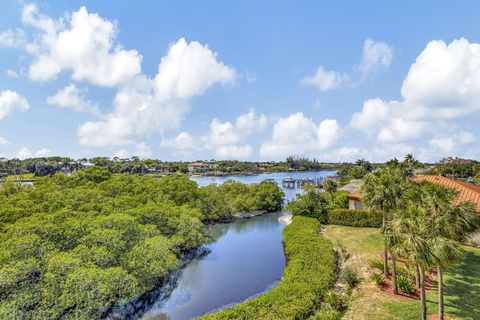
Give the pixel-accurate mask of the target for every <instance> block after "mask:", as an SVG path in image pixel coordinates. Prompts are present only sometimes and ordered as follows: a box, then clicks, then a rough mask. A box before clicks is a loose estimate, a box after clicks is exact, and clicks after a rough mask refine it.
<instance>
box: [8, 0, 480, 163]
mask: <svg viewBox="0 0 480 320" xmlns="http://www.w3.org/2000/svg"><path fill="white" fill-rule="evenodd" d="M479 9H480V3H478V2H477V1H462V2H456V3H455V4H452V2H451V1H423V2H422V3H418V1H396V2H393V1H389V2H385V1H361V2H360V1H341V2H339V1H328V2H327V1H324V2H321V3H320V2H313V1H262V2H260V1H238V2H231V1H229V2H220V1H136V2H135V4H132V2H128V1H115V2H106V1H68V2H66V3H59V2H54V1H37V2H33V3H30V2H24V1H18V0H4V1H2V10H1V12H0V156H6V157H17V156H18V157H20V158H25V157H30V156H42V155H65V156H71V157H74V158H80V157H92V156H110V157H113V156H120V157H130V156H133V155H138V156H140V157H144V158H145V157H148V158H150V157H151V158H159V159H164V160H173V159H180V160H196V159H210V158H216V159H226V158H230V159H235V158H237V159H247V160H280V159H284V158H285V157H286V156H288V155H297V156H307V157H315V158H317V159H320V160H323V161H350V160H354V159H357V158H367V159H370V160H372V161H384V160H387V159H389V158H391V157H394V156H396V157H402V156H403V155H405V154H406V153H410V152H411V153H413V154H414V155H415V156H416V157H418V158H420V159H421V160H424V161H435V160H439V159H440V158H442V157H444V156H450V155H452V156H462V157H468V158H475V159H478V158H479V155H480V154H479V153H480V151H479V150H480V148H479V146H480V145H479V142H478V139H479V134H480V132H479V129H478V123H479V121H480V45H479V44H478V43H479V42H480V28H479V22H478V21H480V13H479V12H480V10H479Z"/></svg>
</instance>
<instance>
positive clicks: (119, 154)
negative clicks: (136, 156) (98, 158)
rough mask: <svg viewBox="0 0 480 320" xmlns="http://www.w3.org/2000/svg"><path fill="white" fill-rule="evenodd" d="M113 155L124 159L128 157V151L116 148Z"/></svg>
mask: <svg viewBox="0 0 480 320" xmlns="http://www.w3.org/2000/svg"><path fill="white" fill-rule="evenodd" d="M113 157H118V158H120V159H126V158H129V157H130V153H129V152H128V151H127V150H126V149H120V150H118V151H117V152H116V153H115V155H114V156H113Z"/></svg>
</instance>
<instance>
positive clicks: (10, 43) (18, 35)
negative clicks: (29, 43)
mask: <svg viewBox="0 0 480 320" xmlns="http://www.w3.org/2000/svg"><path fill="white" fill-rule="evenodd" d="M25 43H26V37H25V31H23V30H22V29H15V30H12V29H7V30H5V31H3V32H0V45H1V46H5V47H10V48H18V47H21V46H23V45H24V44H25Z"/></svg>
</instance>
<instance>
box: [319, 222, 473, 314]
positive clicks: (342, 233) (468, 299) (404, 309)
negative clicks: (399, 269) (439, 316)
mask: <svg viewBox="0 0 480 320" xmlns="http://www.w3.org/2000/svg"><path fill="white" fill-rule="evenodd" d="M324 234H325V236H326V237H327V238H329V239H330V240H331V241H332V242H333V243H334V244H335V243H341V244H342V245H343V246H344V247H345V248H346V249H347V251H348V252H349V253H350V255H351V257H350V259H349V260H348V264H350V265H352V266H353V267H355V268H357V270H358V271H359V272H360V273H361V274H362V276H363V281H362V283H361V285H360V286H359V288H358V289H357V290H356V291H355V292H354V294H353V301H352V303H351V307H350V309H349V311H348V312H347V313H346V315H345V317H344V318H345V319H365V320H366V319H380V320H387V319H398V320H409V319H411V320H416V319H419V312H420V301H419V300H412V299H408V298H404V297H394V296H391V295H388V294H386V293H384V292H381V291H380V290H378V289H377V288H376V286H375V285H374V284H373V282H372V281H371V280H370V279H369V275H368V261H369V260H370V259H373V258H377V259H379V258H381V252H382V239H381V236H380V234H379V230H378V229H375V228H352V227H342V226H331V225H329V226H326V227H325V232H324ZM427 299H428V301H429V303H428V313H430V314H431V313H436V312H437V304H436V301H437V292H436V286H434V288H433V289H432V290H431V291H429V292H428V294H427ZM445 311H446V314H447V316H449V317H450V318H452V319H458V320H463V319H465V320H474V319H480V250H478V249H472V248H468V249H466V255H465V258H464V259H463V261H462V262H461V263H459V264H458V265H456V266H455V267H452V268H450V269H448V270H446V272H445Z"/></svg>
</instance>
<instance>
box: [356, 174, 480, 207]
mask: <svg viewBox="0 0 480 320" xmlns="http://www.w3.org/2000/svg"><path fill="white" fill-rule="evenodd" d="M414 181H416V182H421V181H428V182H432V183H437V184H440V185H443V186H445V187H447V188H450V189H456V190H458V192H459V193H458V196H457V199H456V200H457V202H462V201H469V202H471V203H473V204H474V205H475V207H476V208H477V211H478V212H480V187H479V186H476V185H473V184H471V183H466V182H462V181H458V180H454V179H450V178H447V177H443V176H430V175H425V176H417V177H415V178H414ZM348 198H349V199H351V200H357V201H361V200H362V195H361V193H360V192H358V191H356V192H352V193H350V194H349V195H348Z"/></svg>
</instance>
